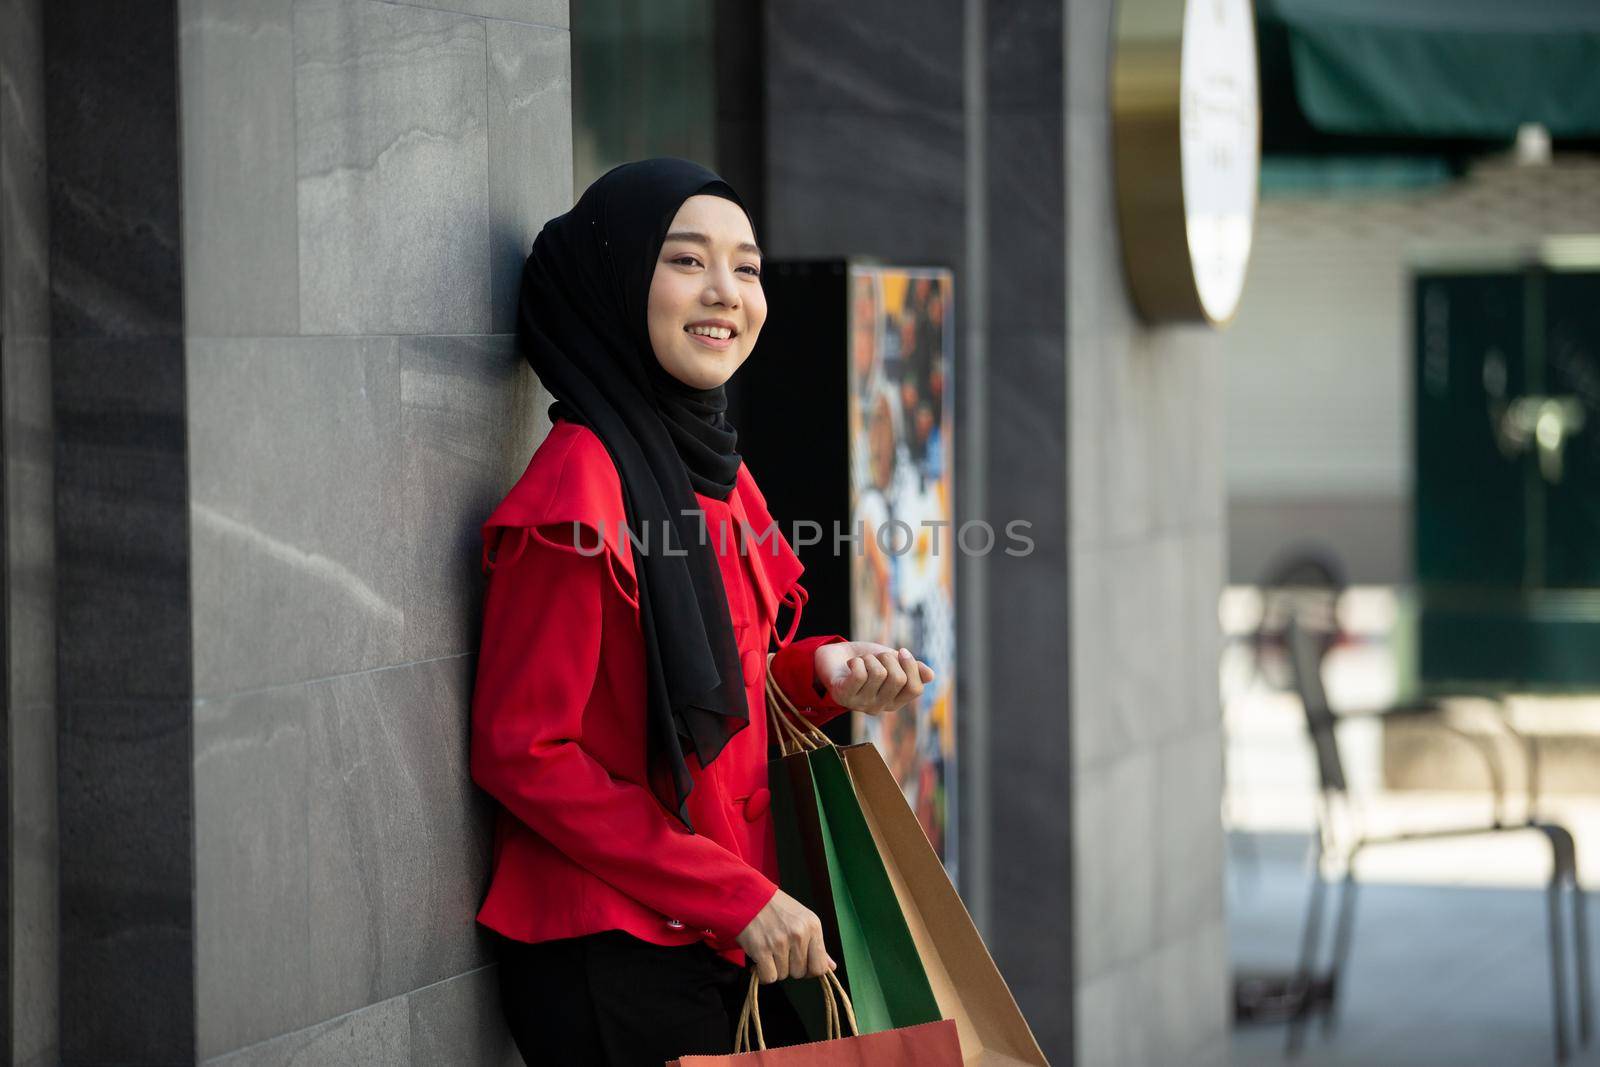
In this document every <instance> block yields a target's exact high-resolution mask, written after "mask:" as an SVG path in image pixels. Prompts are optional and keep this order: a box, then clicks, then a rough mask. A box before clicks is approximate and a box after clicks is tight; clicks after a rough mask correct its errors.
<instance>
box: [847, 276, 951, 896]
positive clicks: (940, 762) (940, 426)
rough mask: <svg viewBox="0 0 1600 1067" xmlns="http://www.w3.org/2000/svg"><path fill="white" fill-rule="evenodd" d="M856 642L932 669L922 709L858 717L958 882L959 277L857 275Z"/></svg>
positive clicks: (859, 731) (853, 421)
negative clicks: (955, 287) (955, 474)
mask: <svg viewBox="0 0 1600 1067" xmlns="http://www.w3.org/2000/svg"><path fill="white" fill-rule="evenodd" d="M850 302H851V306H850V437H851V441H850V457H851V460H850V462H851V472H850V483H851V493H850V504H851V532H853V533H856V534H858V535H859V537H860V539H861V540H860V544H859V546H858V547H857V548H856V549H855V551H854V554H853V555H852V557H851V581H852V591H851V611H852V615H853V618H852V622H853V624H854V625H853V628H852V633H853V634H854V635H856V636H857V638H858V639H860V640H866V641H878V642H881V643H883V644H886V645H889V646H891V647H894V648H899V647H901V646H904V647H906V648H909V649H911V650H912V651H913V652H914V653H915V654H916V655H917V657H918V658H919V659H921V660H922V661H923V662H925V663H927V664H928V665H929V666H930V667H932V668H933V670H934V672H935V677H934V681H933V683H932V684H931V685H930V686H928V688H927V689H925V690H924V691H923V693H922V696H921V698H920V699H919V700H918V701H917V703H916V704H915V705H912V706H908V707H905V708H902V709H901V710H900V711H899V712H897V713H896V714H894V715H892V716H884V717H881V718H871V717H869V716H864V715H858V716H856V719H857V724H856V727H855V729H856V738H857V740H861V741H872V742H873V743H875V744H876V745H877V746H878V748H879V749H881V750H882V752H883V756H884V760H885V761H886V762H887V763H888V764H889V768H890V769H891V770H892V771H893V772H894V775H895V778H896V780H898V781H899V783H900V787H901V789H903V790H904V791H905V795H906V799H907V800H908V801H909V802H910V804H911V809H912V810H913V811H914V812H916V814H917V819H918V820H919V821H920V822H921V823H922V828H923V829H924V830H925V831H926V832H927V834H928V840H929V841H931V842H932V843H933V847H934V848H935V849H936V850H937V851H938V853H939V855H940V857H941V858H942V859H943V860H944V862H945V866H946V868H947V869H948V870H949V871H950V872H951V873H952V875H953V874H954V873H955V871H956V855H957V852H956V833H955V825H954V821H955V820H954V815H955V812H956V795H955V791H956V744H955V742H956V731H955V691H956V690H955V668H956V663H955V607H954V593H955V526H954V517H955V516H954V497H953V487H952V485H951V476H952V471H953V460H954V434H953V432H952V428H951V415H952V412H951V408H952V406H953V404H952V399H953V393H952V392H951V380H950V379H951V374H950V372H951V368H952V364H953V354H954V343H955V332H954V329H955V327H954V322H953V315H952V300H951V274H950V272H949V271H948V270H944V269H909V268H887V267H869V266H863V265H853V266H852V268H851V274H850Z"/></svg>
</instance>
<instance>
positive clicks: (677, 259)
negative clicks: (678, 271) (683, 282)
mask: <svg viewBox="0 0 1600 1067" xmlns="http://www.w3.org/2000/svg"><path fill="white" fill-rule="evenodd" d="M672 262H674V263H677V264H679V265H680V266H690V267H698V266H699V265H700V261H699V260H698V259H695V258H694V257H693V256H674V257H673V259H672Z"/></svg>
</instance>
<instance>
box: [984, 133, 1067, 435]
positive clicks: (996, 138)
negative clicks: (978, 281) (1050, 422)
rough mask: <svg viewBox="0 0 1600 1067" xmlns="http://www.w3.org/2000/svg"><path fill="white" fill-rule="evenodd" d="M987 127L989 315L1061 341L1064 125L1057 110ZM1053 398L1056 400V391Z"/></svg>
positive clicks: (998, 325) (1005, 325) (997, 323)
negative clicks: (1061, 193) (1061, 191)
mask: <svg viewBox="0 0 1600 1067" xmlns="http://www.w3.org/2000/svg"><path fill="white" fill-rule="evenodd" d="M987 126H988V129H987V144H986V147H987V155H988V168H989V175H988V181H989V217H988V224H989V226H988V228H989V239H988V254H989V276H988V290H989V321H990V323H991V324H992V326H993V328H994V329H995V330H997V331H1005V332H1011V331H1022V330H1037V331H1040V332H1044V333H1048V334H1050V335H1052V336H1054V337H1057V338H1062V340H1063V347H1064V334H1065V332H1066V322H1067V303H1066V302H1067V273H1066V272H1067V255H1066V250H1065V249H1064V248H1063V247H1062V239H1061V235H1062V233H1063V232H1064V228H1065V226H1066V202H1065V197H1063V196H1062V195H1060V194H1059V192H1058V191H1059V190H1060V189H1061V188H1062V180H1063V175H1062V169H1063V154H1062V144H1063V141H1064V140H1065V137H1066V127H1065V125H1064V124H1063V122H1062V119H1061V114H1060V111H1059V110H1057V111H1055V112H1040V113H1037V114H1035V113H1025V114H1000V115H992V116H990V118H989V121H988V124H987ZM991 365H992V361H991ZM1052 399H1053V400H1056V401H1057V402H1058V404H1059V401H1060V399H1061V397H1060V394H1059V393H1058V394H1057V395H1056V396H1055V397H1053V398H1052ZM1060 418H1061V415H1060V410H1059V406H1058V409H1057V413H1056V420H1057V421H1058V422H1059V421H1060Z"/></svg>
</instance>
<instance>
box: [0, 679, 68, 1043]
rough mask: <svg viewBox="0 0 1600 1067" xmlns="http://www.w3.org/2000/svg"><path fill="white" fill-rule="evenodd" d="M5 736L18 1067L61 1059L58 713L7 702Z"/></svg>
mask: <svg viewBox="0 0 1600 1067" xmlns="http://www.w3.org/2000/svg"><path fill="white" fill-rule="evenodd" d="M8 717H9V718H10V721H11V736H10V743H9V749H10V751H9V753H8V757H9V759H10V761H11V768H10V791H11V923H10V941H11V949H12V955H11V957H10V959H11V974H10V981H11V989H12V1000H11V1040H12V1045H11V1049H12V1052H13V1054H14V1056H15V1059H14V1060H13V1061H12V1062H14V1063H18V1064H22V1065H24V1067H32V1065H35V1064H37V1065H39V1067H45V1065H47V1064H55V1063H57V1062H59V1060H60V1056H59V1054H58V1051H57V1046H58V1041H59V1033H60V1031H59V1023H58V1017H57V1004H56V990H57V985H58V982H59V979H60V952H59V939H60V898H59V893H58V892H57V889H58V881H57V878H58V855H57V833H58V830H57V827H58V823H57V811H56V709H55V707H54V706H53V705H51V704H35V703H13V704H11V706H10V708H9V709H8Z"/></svg>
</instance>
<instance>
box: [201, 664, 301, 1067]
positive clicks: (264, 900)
mask: <svg viewBox="0 0 1600 1067" xmlns="http://www.w3.org/2000/svg"><path fill="white" fill-rule="evenodd" d="M308 699H309V698H308V695H307V687H306V686H304V685H296V686H283V687H277V688H272V689H260V690H256V691H254V692H251V693H246V694H243V695H240V696H234V697H218V698H212V699H201V700H197V701H195V706H194V798H195V835H194V836H195V939H196V952H195V981H196V993H197V1003H196V1011H197V1020H196V1022H197V1028H198V1045H199V1048H198V1053H199V1055H200V1056H201V1057H202V1058H204V1057H207V1056H213V1055H217V1054H219V1053H223V1052H227V1051H230V1050H232V1049H236V1048H242V1047H243V1046H245V1045H250V1044H253V1043H255V1042H257V1041H261V1040H264V1039H266V1038H269V1037H273V1036H276V1035H278V1034H281V1033H285V1032H287V1031H290V1030H295V1029H298V1028H300V1027H302V1026H305V1025H306V1024H307V1023H309V1022H311V1021H313V1020H314V1019H315V1018H317V1017H319V1015H320V1014H321V1013H320V1012H318V1011H317V1008H318V1005H315V1004H314V1003H313V1002H312V1000H311V996H310V993H311V989H310V976H311V975H310V961H311V944H310V916H309V908H310V906H311V900H310V875H309V864H308V860H307V851H308V844H307V834H306V761H307V756H306V707H307V703H308Z"/></svg>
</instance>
